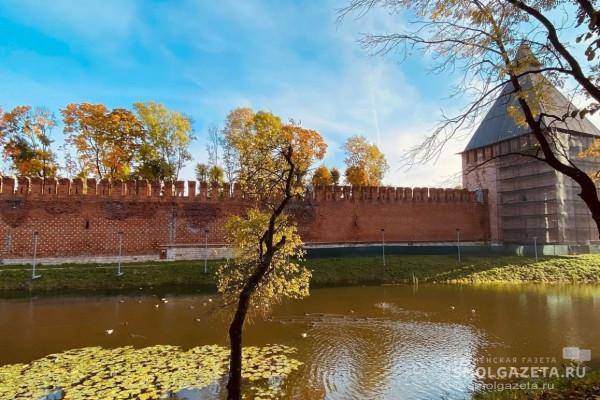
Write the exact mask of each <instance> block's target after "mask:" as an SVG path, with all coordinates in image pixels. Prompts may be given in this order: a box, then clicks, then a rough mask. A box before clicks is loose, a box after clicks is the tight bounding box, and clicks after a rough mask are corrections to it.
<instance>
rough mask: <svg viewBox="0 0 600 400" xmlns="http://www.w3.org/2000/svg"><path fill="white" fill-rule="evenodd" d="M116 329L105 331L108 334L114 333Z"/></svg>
mask: <svg viewBox="0 0 600 400" xmlns="http://www.w3.org/2000/svg"><path fill="white" fill-rule="evenodd" d="M114 331H115V330H114V329H107V330H105V331H104V332H106V334H107V335H112V334H113V332H114Z"/></svg>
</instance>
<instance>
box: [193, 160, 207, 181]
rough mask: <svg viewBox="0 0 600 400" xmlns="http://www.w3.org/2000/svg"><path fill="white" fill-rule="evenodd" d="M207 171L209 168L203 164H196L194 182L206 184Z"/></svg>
mask: <svg viewBox="0 0 600 400" xmlns="http://www.w3.org/2000/svg"><path fill="white" fill-rule="evenodd" d="M208 170H209V167H208V165H206V164H203V163H197V164H196V167H195V168H194V171H195V173H196V180H197V181H199V182H208Z"/></svg>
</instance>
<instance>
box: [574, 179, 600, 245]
mask: <svg viewBox="0 0 600 400" xmlns="http://www.w3.org/2000/svg"><path fill="white" fill-rule="evenodd" d="M586 178H587V179H586ZM576 181H577V183H578V184H579V186H580V187H581V193H579V197H581V199H582V200H583V201H584V202H585V204H586V205H587V207H588V208H589V209H590V211H591V212H592V218H593V219H594V222H595V223H596V228H597V229H598V239H600V200H598V192H597V190H596V185H595V184H594V181H593V180H592V179H591V178H590V177H589V176H587V175H586V176H585V177H584V178H583V177H582V178H581V179H576Z"/></svg>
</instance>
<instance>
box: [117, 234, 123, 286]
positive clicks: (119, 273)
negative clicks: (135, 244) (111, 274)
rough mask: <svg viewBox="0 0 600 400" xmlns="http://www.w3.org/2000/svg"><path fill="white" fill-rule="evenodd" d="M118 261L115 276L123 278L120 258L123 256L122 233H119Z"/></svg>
mask: <svg viewBox="0 0 600 400" xmlns="http://www.w3.org/2000/svg"><path fill="white" fill-rule="evenodd" d="M118 235H119V260H118V267H117V276H123V272H122V271H121V258H122V255H123V232H119V233H118Z"/></svg>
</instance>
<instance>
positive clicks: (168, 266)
mask: <svg viewBox="0 0 600 400" xmlns="http://www.w3.org/2000/svg"><path fill="white" fill-rule="evenodd" d="M220 262H222V261H209V262H208V263H207V268H206V273H205V268H204V262H203V261H177V262H145V263H132V264H123V265H122V271H123V272H124V274H123V275H122V276H117V274H116V273H117V265H114V264H98V265H94V264H66V265H59V266H44V265H38V267H37V272H36V273H38V274H40V275H41V277H40V278H38V279H36V280H32V279H31V274H32V271H31V266H30V265H10V266H9V265H4V266H0V297H14V296H17V297H18V296H31V295H41V294H65V293H81V294H85V293H90V294H93V293H116V292H123V293H131V292H146V293H152V292H170V293H171V292H181V293H192V292H206V293H210V292H214V291H215V282H214V271H215V270H216V268H217V266H218V265H219V263H220ZM305 262H306V265H307V266H308V267H309V268H311V270H312V272H313V278H312V286H313V287H331V286H356V285H382V284H399V283H421V284H422V283H426V282H427V283H551V284H600V255H589V254H588V255H576V256H561V257H545V258H540V259H539V261H537V262H536V261H535V259H534V258H532V257H517V256H512V257H510V256H504V257H483V256H468V257H464V258H463V259H462V260H461V262H459V261H458V260H457V258H456V257H454V256H442V255H440V256H433V255H431V256H422V255H420V256H409V255H401V256H399V255H389V256H386V259H385V265H383V259H382V257H381V256H360V257H327V258H311V259H308V260H306V261H305Z"/></svg>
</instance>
